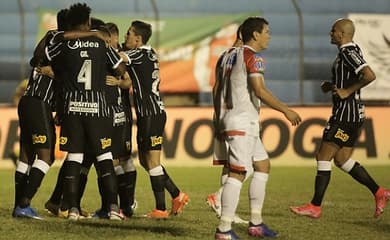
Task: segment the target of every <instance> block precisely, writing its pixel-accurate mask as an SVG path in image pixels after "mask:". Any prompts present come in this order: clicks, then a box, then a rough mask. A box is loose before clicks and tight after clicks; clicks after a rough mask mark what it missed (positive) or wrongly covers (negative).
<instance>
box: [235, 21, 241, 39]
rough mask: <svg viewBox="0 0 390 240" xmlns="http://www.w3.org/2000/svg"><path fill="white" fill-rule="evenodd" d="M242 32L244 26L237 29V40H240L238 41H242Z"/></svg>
mask: <svg viewBox="0 0 390 240" xmlns="http://www.w3.org/2000/svg"><path fill="white" fill-rule="evenodd" d="M241 30H242V24H240V26H238V28H237V32H236V39H238V40H242V33H241Z"/></svg>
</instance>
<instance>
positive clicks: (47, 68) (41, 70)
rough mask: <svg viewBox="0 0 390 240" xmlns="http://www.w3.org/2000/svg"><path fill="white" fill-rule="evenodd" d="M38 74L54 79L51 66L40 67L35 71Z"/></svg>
mask: <svg viewBox="0 0 390 240" xmlns="http://www.w3.org/2000/svg"><path fill="white" fill-rule="evenodd" d="M35 70H36V71H37V73H39V74H41V75H45V76H48V77H50V78H54V72H53V69H52V68H51V66H39V67H37V68H36V69H35Z"/></svg>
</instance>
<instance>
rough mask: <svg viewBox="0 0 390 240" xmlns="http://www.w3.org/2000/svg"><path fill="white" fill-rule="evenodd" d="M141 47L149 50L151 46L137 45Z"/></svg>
mask: <svg viewBox="0 0 390 240" xmlns="http://www.w3.org/2000/svg"><path fill="white" fill-rule="evenodd" d="M139 48H141V49H146V50H151V49H152V47H151V46H150V45H142V46H141V47H139Z"/></svg>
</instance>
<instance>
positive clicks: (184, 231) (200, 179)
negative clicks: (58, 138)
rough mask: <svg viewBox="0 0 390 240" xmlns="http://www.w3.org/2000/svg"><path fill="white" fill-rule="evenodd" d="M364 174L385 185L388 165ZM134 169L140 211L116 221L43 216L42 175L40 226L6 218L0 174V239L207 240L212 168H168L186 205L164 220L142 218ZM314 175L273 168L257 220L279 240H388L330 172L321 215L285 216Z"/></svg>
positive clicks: (306, 195)
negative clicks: (185, 195)
mask: <svg viewBox="0 0 390 240" xmlns="http://www.w3.org/2000/svg"><path fill="white" fill-rule="evenodd" d="M367 169H368V171H369V172H370V173H371V175H372V176H373V177H374V178H375V179H376V181H377V182H378V183H379V184H380V185H383V186H386V187H388V188H389V187H390V174H389V172H390V171H389V170H390V166H368V167H367ZM137 170H138V179H137V190H136V199H137V201H138V206H139V207H138V209H137V211H136V213H135V216H134V217H133V218H131V219H129V220H126V221H122V222H112V221H108V220H91V219H90V220H80V221H77V222H70V221H68V220H64V219H59V218H56V217H53V216H52V215H50V214H48V213H46V211H45V210H44V206H43V205H44V203H45V201H46V200H47V199H48V197H49V196H50V194H51V191H52V189H53V187H54V184H55V181H56V177H57V172H58V168H52V169H51V170H50V171H49V173H48V175H47V176H46V178H45V180H44V182H43V183H42V186H41V188H40V190H39V192H38V193H37V195H36V196H35V198H34V200H33V203H32V206H33V207H34V208H36V209H37V210H38V213H39V214H40V215H41V216H42V217H44V218H45V220H44V221H37V220H29V219H14V218H12V217H11V211H12V207H13V198H14V190H13V174H14V173H13V170H6V169H0V179H1V184H0V239H10V240H17V239H39V240H49V239H50V240H53V239H69V240H79V239H80V240H87V239H95V240H98V239H105V240H116V239H118V240H119V239H121V240H122V239H134V240H136V239H160V240H164V239H213V237H214V232H215V228H216V226H217V224H218V219H217V218H216V217H215V214H214V213H213V212H212V211H211V210H210V209H209V208H208V206H207V205H206V204H205V200H204V199H205V197H206V196H207V194H209V193H211V192H213V191H215V190H216V189H217V188H218V186H219V175H220V168H219V167H191V168H190V167H183V168H179V167H167V170H168V173H169V174H170V176H171V177H172V178H173V179H174V181H175V182H176V183H177V184H178V185H179V187H180V188H181V189H182V190H183V191H185V192H187V193H188V194H189V195H190V199H191V200H190V203H189V204H188V205H187V206H186V208H185V209H184V212H183V214H181V215H179V216H176V217H172V218H170V219H168V220H165V221H164V220H160V221H159V220H149V219H146V218H144V217H142V215H143V214H145V213H147V212H148V211H149V210H151V209H152V208H153V207H154V200H153V196H152V191H151V187H150V183H149V178H148V176H147V174H146V172H145V171H144V170H143V169H141V168H140V167H138V168H137ZM314 175H315V168H314V167H273V168H272V173H271V175H270V178H269V182H268V188H267V196H266V200H265V205H264V209H263V218H264V220H265V222H266V223H267V224H268V225H269V226H270V227H271V228H272V229H275V230H277V231H278V232H279V234H280V236H279V238H278V239H289V240H344V239H345V240H347V239H351V240H355V239H359V240H360V239H373V240H389V239H390V206H388V208H387V209H386V211H385V212H384V213H383V215H382V216H381V217H380V218H379V219H375V218H374V217H373V213H374V208H375V202H374V198H373V196H372V195H371V193H370V192H369V191H368V190H367V189H366V188H365V187H363V186H362V185H360V184H358V183H356V182H355V181H354V180H353V179H352V178H351V177H350V176H349V175H347V174H344V173H342V172H341V171H340V170H339V169H336V167H334V168H333V172H332V179H331V183H330V185H329V187H328V191H327V193H326V196H325V200H324V204H323V213H322V217H321V218H320V219H316V220H314V219H309V218H306V217H299V216H296V215H294V214H292V213H291V212H290V211H289V210H288V207H289V206H291V205H297V204H302V203H306V202H308V201H310V199H311V197H312V191H313V185H314V183H313V181H314ZM247 189H248V183H245V184H244V187H243V189H242V191H241V199H240V204H239V208H238V214H239V215H240V216H241V217H243V218H245V219H248V218H249V214H248V197H247ZM166 196H167V203H168V204H167V207H170V198H169V194H168V193H167V194H166ZM389 205H390V203H389ZM82 206H83V208H85V209H86V210H88V211H91V212H93V211H94V210H95V209H97V208H99V206H100V197H99V194H98V191H97V187H96V175H95V171H94V169H92V170H91V172H90V175H89V181H88V185H87V188H86V193H85V197H84V199H83V202H82ZM246 227H247V226H245V225H234V226H233V228H234V229H235V231H236V233H237V234H238V235H239V236H240V237H241V239H253V238H250V237H248V236H247V234H246Z"/></svg>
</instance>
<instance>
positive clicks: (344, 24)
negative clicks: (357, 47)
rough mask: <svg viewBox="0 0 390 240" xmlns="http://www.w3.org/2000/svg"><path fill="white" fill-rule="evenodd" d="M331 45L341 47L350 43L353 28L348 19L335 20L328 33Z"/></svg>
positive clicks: (353, 31) (353, 32)
mask: <svg viewBox="0 0 390 240" xmlns="http://www.w3.org/2000/svg"><path fill="white" fill-rule="evenodd" d="M329 34H330V38H331V43H332V44H336V45H337V46H341V45H343V44H346V43H349V42H352V39H353V35H354V34H355V26H354V24H353V22H352V21H351V20H350V19H347V18H340V19H338V20H336V22H335V23H334V24H333V26H332V29H331V31H330V33H329Z"/></svg>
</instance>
